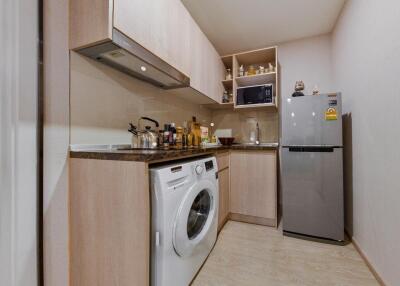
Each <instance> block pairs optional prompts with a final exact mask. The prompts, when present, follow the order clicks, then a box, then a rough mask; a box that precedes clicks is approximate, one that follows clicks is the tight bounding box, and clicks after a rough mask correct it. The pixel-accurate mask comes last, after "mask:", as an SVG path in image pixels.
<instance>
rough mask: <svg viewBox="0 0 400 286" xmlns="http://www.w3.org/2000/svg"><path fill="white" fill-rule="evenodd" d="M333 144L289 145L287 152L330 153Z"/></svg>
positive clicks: (332, 149)
mask: <svg viewBox="0 0 400 286" xmlns="http://www.w3.org/2000/svg"><path fill="white" fill-rule="evenodd" d="M334 149H335V147H334V146H307V147H306V146H294V147H289V152H318V153H322V152H324V153H332V152H333V151H334Z"/></svg>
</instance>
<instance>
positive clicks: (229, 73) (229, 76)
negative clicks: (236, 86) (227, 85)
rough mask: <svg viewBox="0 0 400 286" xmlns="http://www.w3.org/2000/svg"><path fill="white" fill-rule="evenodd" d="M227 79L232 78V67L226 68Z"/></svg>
mask: <svg viewBox="0 0 400 286" xmlns="http://www.w3.org/2000/svg"><path fill="white" fill-rule="evenodd" d="M225 79H226V80H230V79H232V73H231V69H226V76H225Z"/></svg>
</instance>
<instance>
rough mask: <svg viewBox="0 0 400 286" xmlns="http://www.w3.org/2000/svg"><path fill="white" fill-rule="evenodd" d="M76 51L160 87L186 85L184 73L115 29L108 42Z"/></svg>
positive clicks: (187, 81) (171, 87)
mask: <svg viewBox="0 0 400 286" xmlns="http://www.w3.org/2000/svg"><path fill="white" fill-rule="evenodd" d="M77 52H78V53H80V54H83V55H85V56H87V57H90V58H92V59H94V60H96V61H98V62H101V63H104V64H106V65H108V66H111V67H113V68H115V69H117V70H119V71H121V72H124V73H126V74H129V75H131V76H133V77H135V78H138V79H140V80H143V81H146V82H149V83H151V84H153V85H155V86H158V87H161V88H163V89H173V88H181V87H188V86H189V85H190V79H189V78H188V77H187V76H186V75H184V74H183V73H181V72H180V71H178V70H177V69H175V68H174V67H172V66H171V65H170V64H168V63H167V62H165V61H164V60H162V59H160V58H159V57H157V56H156V55H154V54H152V53H151V52H149V51H148V50H146V49H145V48H144V47H142V46H141V45H139V44H138V43H136V42H135V41H133V40H132V39H130V38H129V37H127V36H125V35H124V34H122V33H121V32H120V31H118V30H117V29H113V31H112V41H109V42H105V43H100V44H98V45H95V46H92V47H89V48H84V49H81V50H78V51H77Z"/></svg>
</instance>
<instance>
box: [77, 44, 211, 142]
mask: <svg viewBox="0 0 400 286" xmlns="http://www.w3.org/2000/svg"><path fill="white" fill-rule="evenodd" d="M192 115H194V116H196V117H197V119H198V121H199V122H201V123H203V124H206V125H209V123H210V122H211V119H212V112H211V110H209V109H206V108H203V107H202V106H200V105H199V104H194V103H191V102H188V101H186V100H184V99H182V98H179V97H178V96H175V95H174V94H171V93H170V92H166V91H165V90H162V89H159V88H157V87H153V86H151V85H149V84H147V83H144V82H142V81H139V80H136V79H134V78H132V77H129V76H127V75H125V74H123V73H120V72H118V71H115V70H113V69H111V68H109V67H107V66H104V65H102V64H99V63H97V62H95V61H93V60H90V59H87V58H85V57H83V56H81V55H79V54H77V53H74V52H71V144H115V143H130V142H131V135H130V133H129V132H127V128H128V123H129V122H133V123H134V124H136V123H137V120H138V118H139V117H141V116H148V117H151V118H154V119H156V120H158V121H159V122H160V124H164V123H167V122H175V123H176V124H177V125H181V124H182V123H183V121H184V120H188V121H189V120H191V118H192Z"/></svg>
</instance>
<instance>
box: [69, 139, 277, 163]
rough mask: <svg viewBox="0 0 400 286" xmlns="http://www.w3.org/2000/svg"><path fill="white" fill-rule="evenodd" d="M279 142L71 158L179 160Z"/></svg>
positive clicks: (268, 146)
mask: <svg viewBox="0 0 400 286" xmlns="http://www.w3.org/2000/svg"><path fill="white" fill-rule="evenodd" d="M277 148H278V144H275V143H271V144H260V145H250V144H234V145H232V146H214V147H198V148H185V149H167V150H165V149H161V148H160V149H156V150H148V149H147V150H145V149H122V150H121V149H119V150H118V149H104V150H101V149H99V150H96V149H91V150H73V151H70V157H71V158H81V159H98V160H117V161H138V162H147V163H158V162H165V161H173V160H179V159H184V158H189V157H198V156H203V155H210V154H215V153H219V152H226V151H229V150H254V151H257V150H258V151H259V150H275V149H277Z"/></svg>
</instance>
